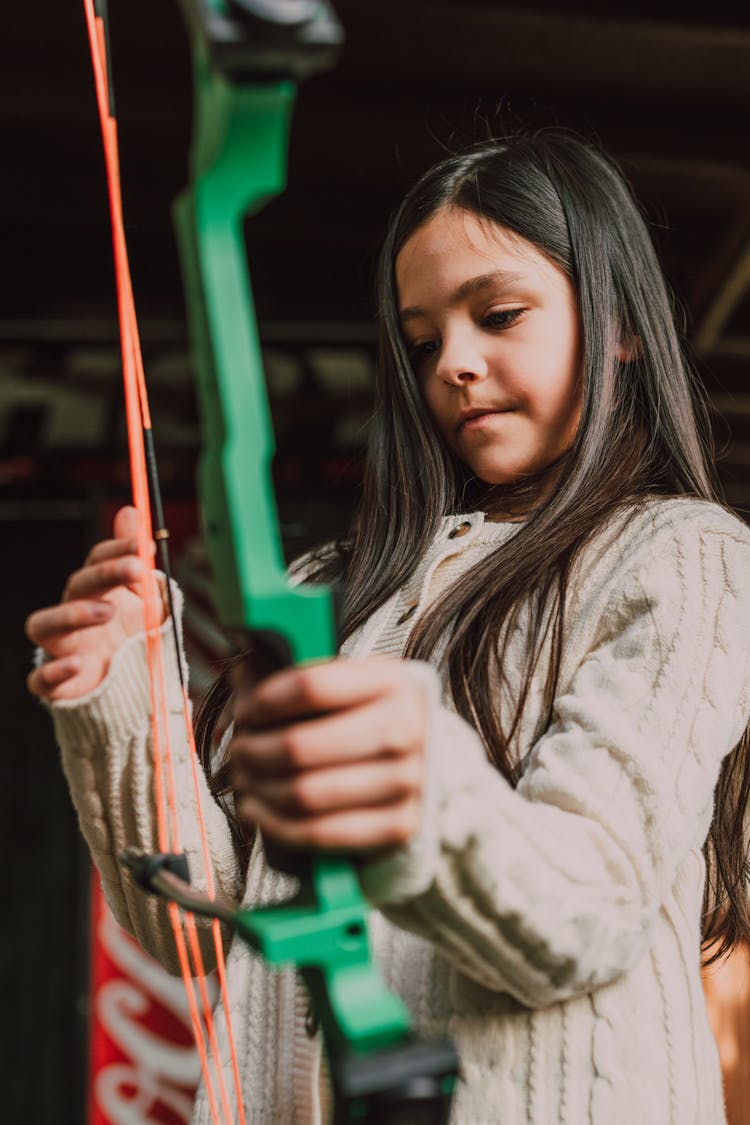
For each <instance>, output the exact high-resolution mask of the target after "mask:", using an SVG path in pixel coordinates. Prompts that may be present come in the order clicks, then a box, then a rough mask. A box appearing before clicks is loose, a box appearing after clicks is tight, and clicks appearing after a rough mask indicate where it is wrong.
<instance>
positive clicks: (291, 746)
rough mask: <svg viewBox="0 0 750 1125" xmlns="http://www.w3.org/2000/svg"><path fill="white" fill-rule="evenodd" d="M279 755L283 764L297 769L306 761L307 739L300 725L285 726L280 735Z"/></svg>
mask: <svg viewBox="0 0 750 1125" xmlns="http://www.w3.org/2000/svg"><path fill="white" fill-rule="evenodd" d="M280 750H281V757H282V759H283V762H284V764H285V765H287V766H289V767H290V768H292V769H299V768H301V767H302V766H304V765H305V764H306V762H307V758H308V751H307V740H306V738H305V734H304V731H303V729H302V727H300V726H295V727H287V729H286V730H285V731H284V732H283V734H282V735H281V745H280Z"/></svg>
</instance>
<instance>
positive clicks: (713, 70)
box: [0, 0, 750, 506]
mask: <svg viewBox="0 0 750 1125" xmlns="http://www.w3.org/2000/svg"><path fill="white" fill-rule="evenodd" d="M334 3H335V7H336V10H337V12H338V14H339V16H340V18H341V20H342V22H343V24H344V26H345V29H346V34H347V45H346V49H345V51H344V54H343V57H342V59H341V61H340V64H339V65H338V67H337V68H336V69H335V70H334V71H333V72H331V73H329V74H326V75H325V76H321V77H317V78H315V79H313V80H311V81H309V82H308V83H306V84H305V85H304V86H303V87H302V88H301V90H300V94H299V99H298V106H297V110H296V114H295V121H294V127H293V135H292V146H291V157H290V169H289V188H288V190H287V192H286V193H285V194H284V196H283V197H281V198H280V199H278V200H276V201H275V202H274V203H272V204H271V205H270V206H269V207H268V208H267V209H266V210H265V211H264V212H262V214H261V215H259V216H258V217H257V218H255V219H254V220H253V221H252V222H251V224H250V225H249V230H248V244H249V249H250V260H251V269H252V273H253V279H254V286H255V293H256V302H257V308H258V315H259V320H260V322H261V329H262V335H263V338H264V340H265V342H266V344H267V345H268V346H269V347H271V346H273V347H274V348H276V349H279V348H280V349H282V350H283V349H285V348H286V349H292V351H293V350H294V348H297V354H296V360H295V362H297V361H300V357H301V352H300V349H302V348H305V347H309V346H310V345H312V344H315V343H317V344H318V345H326V346H329V347H331V348H336V347H339V348H340V347H343V346H345V345H348V346H353V347H361V348H363V349H365V350H367V349H369V348H370V347H371V340H372V300H371V278H372V273H373V268H374V263H375V259H376V255H377V247H378V242H379V240H380V238H381V236H382V234H383V231H384V228H385V224H386V221H387V217H388V214H389V212H390V210H391V209H392V207H393V206H394V205H395V203H396V202H397V200H398V199H399V196H400V195H401V193H402V192H403V190H404V189H405V188H406V187H407V186H408V185H409V184H410V183H411V182H412V181H413V179H414V178H415V177H416V176H417V175H418V174H419V173H420V172H421V171H422V170H423V169H424V168H425V167H426V166H427V165H428V164H429V163H431V162H432V161H433V160H435V159H436V158H438V157H439V156H440V155H441V153H443V152H444V151H445V150H446V149H450V148H453V147H457V146H460V145H461V144H463V143H464V142H469V141H472V140H474V139H477V138H478V137H481V136H484V135H486V134H487V132H488V131H495V132H497V131H500V130H502V129H503V128H507V127H514V126H515V125H517V124H519V123H525V124H531V125H545V124H549V123H555V124H561V125H565V126H570V127H573V128H575V129H577V130H579V131H581V132H583V133H584V134H586V135H588V136H594V137H596V138H598V140H599V141H600V142H601V143H602V144H603V145H604V147H605V148H607V149H608V150H609V151H610V152H611V153H612V154H613V155H614V156H615V157H617V158H618V159H619V160H620V161H621V162H622V164H623V165H624V167H625V170H626V172H627V174H628V175H629V177H630V178H631V180H632V182H633V184H634V186H635V188H636V191H637V193H638V195H639V196H640V198H641V199H642V201H643V204H644V207H645V209H646V211H647V213H648V215H649V217H650V219H651V220H652V222H653V223H654V229H655V235H656V239H657V243H658V245H659V248H660V252H661V254H662V257H663V261H664V264H665V268H666V271H667V274H668V276H669V277H670V279H671V281H672V283H673V285H674V287H675V289H676V291H677V293H678V295H679V297H680V299H681V301H682V302H683V304H684V305H685V307H686V310H687V317H688V324H689V329H690V338H691V342H692V346H693V348H694V350H695V353H696V357H697V362H698V366H699V369H700V370H701V372H702V374H703V376H704V378H705V380H706V383H707V385H708V386H709V389H710V391H711V393H712V395H713V397H714V400H715V402H716V405H717V406H718V408H719V409H720V410H721V411H722V412H723V414H724V415H725V417H726V419H727V422H728V425H723V424H719V438H720V441H721V442H722V444H723V445H725V446H726V450H725V456H724V460H723V462H722V472H723V475H724V477H725V481H726V486H727V489H728V494H729V497H730V499H731V500H732V501H733V502H735V503H737V504H739V505H745V506H750V381H748V379H747V375H746V371H747V365H748V362H750V298H749V297H748V290H749V288H750V163H749V160H748V124H747V122H748V114H749V112H750V17H747V16H745V17H738V16H737V15H736V12H735V10H734V6H730V5H729V4H727V3H723V2H719V3H714V4H713V5H711V6H710V9H706V10H703V11H702V12H701V13H700V15H692V14H691V15H690V16H689V17H688V16H686V14H685V8H684V6H683V5H678V4H677V3H673V2H671V0H670V2H666V0H654V2H652V3H643V2H640V3H632V2H630V3H627V4H625V3H623V2H618V3H616V4H613V3H608V4H607V5H606V9H605V10H603V6H602V5H600V4H597V3H594V2H593V0H592V2H589V3H584V2H580V0H579V2H578V3H566V4H565V5H561V4H552V3H540V2H532V3H531V4H530V5H529V6H522V7H521V6H510V5H505V4H498V3H492V2H491V0H470V2H467V3H460V2H458V0H452V2H451V0H433V2H431V3H427V2H415V0H401V2H400V3H394V2H379V3H376V4H374V3H372V2H370V0H339V2H338V3H336V2H335V0H334ZM109 6H110V14H111V23H112V38H113V54H114V77H115V83H116V89H117V99H118V101H117V104H118V114H119V118H120V136H121V147H122V166H123V179H124V192H125V209H126V219H127V225H128V238H129V243H130V250H131V256H132V263H133V271H134V280H135V290H136V297H137V303H138V308H139V314H140V318H141V322H142V325H143V336H144V342H145V345H146V353H147V356H146V358H147V367H148V363H149V355H151V358H152V360H153V363H154V365H155V366H156V367H157V368H158V367H159V362H161V363H162V366H161V369H160V370H161V371H162V375H163V379H162V382H161V384H159V385H160V386H161V387H162V391H163V395H162V398H163V403H164V406H163V409H164V413H165V414H167V415H170V416H171V414H172V413H173V412H174V410H176V409H177V404H178V400H179V401H182V400H184V399H185V398H186V396H187V398H189V397H190V395H189V369H188V363H187V358H186V353H185V343H184V341H185V332H184V326H183V321H182V297H181V291H180V282H179V275H178V269H177V258H176V253H175V249H174V245H173V240H172V233H171V229H170V225H169V205H170V201H171V199H172V197H173V196H174V195H175V193H176V192H177V190H178V189H179V187H180V186H181V184H182V181H183V175H184V168H185V161H186V153H187V147H188V142H189V128H190V70H189V59H188V47H187V39H186V35H185V32H184V29H183V25H182V20H181V17H180V14H179V11H178V8H177V4H176V2H175V0H110V5H109ZM563 9H564V10H563ZM87 52H88V47H87V42H86V35H85V27H84V20H83V10H82V5H81V4H79V2H78V0H66V2H65V3H61V2H59V0H55V2H52V0H42V2H40V3H37V4H24V5H22V4H18V5H7V6H6V7H5V9H4V14H3V34H2V37H1V39H0V69H1V71H2V74H3V77H4V80H5V81H4V83H3V90H2V93H0V123H1V127H2V137H3V157H4V159H3V167H2V174H1V175H2V178H1V179H0V190H1V193H2V194H1V198H2V204H3V205H2V207H1V208H0V244H1V245H2V247H3V260H4V264H5V269H4V271H3V281H4V290H3V299H2V307H1V308H0V375H2V377H3V386H4V387H5V390H0V411H1V412H2V413H1V414H0V423H1V424H0V446H1V447H2V448H3V449H4V450H5V452H6V453H9V454H13V455H14V456H15V455H16V454H17V452H18V450H19V448H20V446H21V441H22V439H23V440H30V441H34V440H35V441H36V443H37V447H38V450H39V452H40V455H41V454H42V452H43V451H44V449H45V448H49V447H51V446H53V445H54V444H55V442H57V444H58V446H61V445H62V446H65V445H66V443H67V445H68V446H69V447H71V448H72V447H73V446H74V445H75V444H76V440H77V439H75V438H74V436H73V434H74V431H75V426H73V425H72V423H71V427H70V429H66V425H67V423H66V422H65V418H66V417H73V416H74V415H75V416H76V417H78V418H79V420H80V417H79V416H80V411H77V410H76V408H75V402H76V401H78V400H76V399H75V394H77V393H80V394H85V395H86V396H87V401H88V402H89V403H90V405H91V409H92V411H93V413H92V415H91V417H92V419H98V421H92V422H91V427H90V429H91V428H92V427H93V428H94V429H96V427H97V426H98V427H99V430H97V433H99V438H100V439H101V441H107V440H109V436H110V429H108V427H110V428H111V426H112V425H113V424H114V423H113V421H112V418H113V416H116V415H118V414H119V407H118V406H117V402H118V401H119V400H118V399H117V397H116V396H117V395H118V394H119V392H118V390H117V386H116V370H115V369H116V351H115V342H116V328H115V320H114V307H115V306H114V290H113V283H112V267H111V260H110V243H109V233H108V215H107V211H106V197H105V188H104V179H103V165H102V157H101V150H100V141H99V135H98V126H97V121H96V117H95V105H94V95H93V86H92V79H91V74H90V64H89V59H88V54H87ZM86 349H88V358H86V355H83V356H82V351H83V352H85V351H86ZM166 351H169V356H170V357H171V358H170V361H169V362H168V363H167V362H166V361H165V352H166ZM180 356H182V359H180ZM277 359H278V357H277ZM305 362H307V360H305ZM97 365H98V366H97ZM167 369H168V370H169V372H170V374H169V375H164V371H165V370H167ZM329 382H330V380H329ZM333 382H334V383H335V378H334V380H333ZM157 383H159V380H158V378H157ZM69 392H70V394H73V396H74V398H73V399H71V400H70V402H68V407H67V408H66V407H65V404H64V403H63V401H62V398H61V397H60V396H63V397H64V395H66V394H68V393H69ZM102 395H104V396H105V399H107V396H109V398H108V399H107V401H108V403H109V405H108V407H107V409H106V410H105V412H104V415H102V414H101V412H100V413H99V414H97V413H96V411H95V410H94V397H95V396H99V399H100V400H101V396H102ZM66 401H67V400H66ZM71 403H72V405H71ZM66 409H67V413H66ZM45 410H46V411H47V414H46V416H45V415H44V411H45ZM55 411H56V412H57V420H56V421H55V420H54V419H52V414H54V413H55ZM50 412H52V413H50ZM185 417H186V418H187V415H186V416H185ZM35 419H36V421H35ZM186 424H187V423H186ZM3 428H4V438H2V433H3ZM168 428H169V427H168V426H167V429H168ZM50 435H52V436H50ZM66 435H67V436H66ZM2 441H4V443H5V444H4V445H2ZM81 441H82V444H86V442H83V439H81ZM87 441H88V444H89V446H91V445H92V444H94V445H95V444H97V441H99V444H101V441H100V440H99V439H97V438H96V435H94V436H93V437H92V435H91V433H89V437H88V438H87ZM188 444H189V443H188ZM11 477H12V474H11ZM4 479H7V478H3V477H2V473H1V471H0V484H2V483H3V480H4Z"/></svg>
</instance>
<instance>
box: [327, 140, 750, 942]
mask: <svg viewBox="0 0 750 1125" xmlns="http://www.w3.org/2000/svg"><path fill="white" fill-rule="evenodd" d="M445 207H455V208H459V209H462V210H464V211H467V212H470V213H472V214H474V215H476V216H478V217H480V218H481V219H482V220H486V221H489V222H491V223H496V224H499V225H500V226H502V227H505V228H507V229H508V230H510V231H512V232H515V233H516V234H517V235H520V236H521V237H522V238H524V239H525V240H527V241H528V242H529V243H531V244H532V245H534V246H535V247H536V248H537V249H538V250H540V251H541V252H542V253H543V254H545V255H546V256H547V258H549V259H550V260H551V261H552V262H553V263H554V264H555V265H557V266H558V267H559V268H560V269H561V270H563V272H564V273H565V274H566V275H567V276H568V277H569V278H570V279H571V281H572V283H573V285H574V287H575V290H576V293H577V298H578V309H579V316H580V323H581V332H582V341H583V359H582V413H581V422H580V426H579V429H578V434H577V437H576V439H575V442H574V444H573V446H572V447H571V449H570V450H569V451H568V452H567V453H566V454H565V464H564V471H559V470H560V466H557V470H558V473H557V483H556V487H555V488H554V489H553V490H551V492H550V493H549V495H548V496H547V497H546V499H545V500H544V501H543V502H541V503H539V504H537V505H536V506H535V507H533V508H532V510H531V511H530V512H529V513H528V515H527V518H526V519H525V521H524V522H523V523H522V524H521V525H520V526H519V529H518V532H517V534H516V535H515V536H514V537H513V539H512V541H510V542H506V543H503V544H501V545H499V546H498V547H497V548H496V549H495V550H494V552H493V553H492V554H491V555H490V556H489V557H488V558H487V559H486V560H485V561H484V562H483V565H482V567H481V570H480V571H469V572H467V573H466V574H464V575H463V576H462V577H461V579H460V580H459V581H458V582H457V583H456V584H455V585H454V586H453V587H451V589H450V590H449V591H448V592H447V593H446V594H445V595H444V596H442V597H441V598H440V599H439V601H438V602H437V603H436V604H435V605H434V606H432V607H431V608H430V610H429V611H428V612H427V613H426V615H425V616H424V618H423V619H422V620H421V621H419V622H418V623H417V625H416V627H415V629H414V631H413V633H412V636H411V638H410V640H409V645H408V652H407V655H409V656H412V657H415V658H419V659H430V658H431V657H433V658H434V656H435V653H436V651H437V650H438V649H439V650H440V652H441V659H442V660H443V661H444V666H445V668H446V670H447V677H448V682H449V685H450V690H451V693H452V696H453V701H454V704H455V706H456V708H457V710H458V712H459V713H460V714H461V715H463V716H464V717H465V718H466V719H467V720H468V721H469V722H470V723H471V724H472V725H473V726H474V727H475V729H476V730H477V731H478V733H479V735H480V737H481V738H482V740H483V742H484V745H485V747H486V751H487V754H488V756H489V758H490V760H491V761H492V762H493V763H494V764H495V766H496V767H497V769H498V770H499V771H500V772H501V773H502V774H503V776H504V777H505V778H507V779H508V781H509V782H510V783H511V784H516V783H517V781H518V778H519V776H520V773H521V772H522V770H523V762H522V761H521V762H519V761H518V760H517V758H514V755H513V752H512V749H511V747H512V742H513V736H514V734H515V733H516V731H517V729H518V725H519V723H520V720H521V717H522V715H523V711H524V707H525V704H526V700H527V695H528V691H529V687H530V683H531V677H532V674H533V672H534V669H535V668H536V667H537V666H538V663H539V659H540V654H541V650H542V647H543V646H545V645H549V646H550V649H551V654H552V658H551V660H550V662H549V665H548V674H547V677H546V684H545V696H544V708H543V715H542V720H541V723H540V729H539V733H541V730H543V729H544V728H545V726H546V725H548V724H549V721H550V718H551V714H552V706H553V700H554V696H555V690H556V686H557V680H558V676H559V670H560V660H561V653H562V646H563V641H564V631H565V619H564V607H565V593H566V588H567V583H568V578H569V574H570V571H571V566H572V565H573V563H574V562H575V560H576V558H577V557H578V556H579V554H580V552H581V550H582V548H583V546H584V545H585V544H586V542H587V541H588V540H590V538H591V537H592V535H593V534H594V533H595V532H596V531H597V530H598V529H600V528H601V527H602V526H603V524H604V523H605V522H606V521H607V520H608V519H609V518H610V517H611V516H612V515H613V514H614V513H615V512H616V511H617V510H618V509H622V510H623V512H625V511H627V510H630V511H635V510H637V506H638V504H639V503H645V502H646V501H647V500H648V499H650V498H653V497H654V496H692V497H699V498H702V499H705V500H710V501H714V502H720V498H719V495H718V491H717V486H716V484H715V481H714V479H713V474H712V469H711V464H712V458H711V442H710V428H709V425H708V419H707V411H706V406H705V402H704V399H703V396H702V392H701V389H700V386H699V384H698V382H697V380H696V379H695V378H694V376H693V373H692V371H691V369H690V366H689V364H688V363H687V361H686V358H685V356H684V354H683V349H682V347H681V344H680V339H679V337H678V332H677V330H676V327H675V307H674V303H673V300H672V298H671V295H670V292H669V290H668V288H667V286H666V283H665V280H664V277H663V274H662V271H661V268H660V266H659V263H658V260H657V256H656V253H655V250H654V247H653V243H652V241H651V237H650V235H649V233H648V230H647V227H646V224H645V222H644V220H643V218H642V216H641V213H640V211H639V207H638V205H637V203H636V202H635V200H634V198H633V196H632V194H631V192H630V190H629V188H628V186H627V184H626V183H625V181H624V179H623V177H622V175H621V173H620V172H619V171H618V169H617V168H616V167H615V166H614V165H613V163H612V162H611V161H610V160H609V159H608V158H607V157H605V156H604V155H603V154H602V153H601V152H599V151H598V150H597V149H596V148H595V147H594V146H592V145H589V144H587V143H586V142H584V141H582V140H580V139H578V138H576V137H573V136H571V135H569V134H567V133H564V132H562V131H557V130H554V131H544V132H542V133H537V134H534V135H519V136H515V137H512V138H504V139H501V140H493V141H489V142H483V143H482V144H480V145H477V146H476V147H473V148H470V149H468V150H466V151H463V152H461V153H459V154H457V155H454V156H450V157H448V158H447V159H445V160H443V161H441V162H440V163H439V164H437V165H436V166H435V167H433V168H431V169H430V170H429V171H428V172H427V173H426V174H425V175H424V176H423V177H422V178H421V179H420V180H419V181H418V183H417V184H416V185H415V186H414V187H413V188H412V190H411V191H410V192H409V193H408V195H407V196H406V198H405V199H404V201H403V203H402V204H401V206H400V208H399V209H398V211H397V212H396V214H395V216H394V217H393V220H392V222H391V226H390V229H389V231H388V234H387V237H386V240H385V244H384V247H383V251H382V255H381V259H380V266H379V274H378V312H379V320H380V344H379V358H378V367H377V388H376V405H375V414H374V418H373V423H372V427H371V431H370V439H369V448H368V456H367V460H366V470H365V476H364V482H363V491H362V498H361V503H360V505H359V510H358V513H357V515H356V517H355V520H354V523H353V527H352V531H351V536H350V539H349V541H348V543H347V545H346V546H345V547H343V548H340V549H338V550H336V551H333V552H329V553H328V554H327V555H325V554H322V555H321V556H320V559H319V565H318V569H317V574H316V577H318V578H319V579H320V580H329V579H330V578H331V577H333V576H334V574H336V573H342V572H343V576H344V577H345V580H346V607H345V622H344V627H345V634H346V635H349V634H351V633H352V632H353V631H354V630H356V629H357V628H358V627H359V626H361V625H362V624H363V623H364V622H365V621H366V620H367V618H368V617H369V616H370V615H371V614H372V612H373V611H374V610H375V609H376V608H377V607H378V606H380V605H382V604H383V602H384V601H385V600H386V599H387V598H388V597H390V595H391V594H393V593H394V591H396V590H397V589H398V588H399V587H400V586H401V585H402V584H403V583H404V582H405V581H406V580H407V579H408V578H409V577H410V575H411V574H412V573H413V571H414V569H415V567H416V565H417V563H418V561H419V559H420V558H421V557H422V555H423V553H424V551H425V549H426V548H427V546H428V544H429V543H430V542H431V541H432V539H433V537H434V534H435V531H436V529H437V526H438V523H439V521H440V520H441V518H442V517H443V516H445V515H447V514H452V513H457V512H460V511H466V510H467V509H468V508H470V507H477V506H480V507H485V508H486V507H488V506H490V505H493V504H497V503H498V501H499V500H501V499H503V496H502V488H501V487H500V486H496V487H495V488H490V489H488V488H487V486H484V485H482V484H481V482H478V481H476V480H475V479H472V478H471V477H470V475H469V474H468V471H467V469H466V467H465V466H464V465H462V464H461V463H460V462H459V461H458V460H457V459H456V458H455V457H454V456H453V454H452V453H451V452H450V451H449V450H448V449H447V447H446V446H445V444H444V443H443V442H442V440H441V438H440V436H439V434H438V432H437V430H436V429H435V427H434V426H433V424H432V423H431V420H430V418H429V416H428V415H427V412H426V410H425V406H424V402H423V398H422V394H421V391H420V387H419V384H418V381H417V379H416V378H415V376H414V372H413V370H412V366H411V364H410V361H409V357H408V355H407V352H406V348H405V345H404V341H403V338H402V335H401V328H400V324H399V318H398V299H397V292H396V281H395V264H396V259H397V257H398V254H399V252H400V250H401V249H402V247H403V246H404V244H405V243H406V241H407V240H408V239H409V237H410V236H411V235H412V234H413V233H414V232H415V231H416V230H417V229H418V228H419V227H420V226H422V225H423V224H424V223H425V222H426V221H427V220H428V219H429V218H431V217H432V216H433V215H434V214H435V213H436V212H437V211H439V210H440V209H441V208H445ZM618 345H619V347H618ZM623 349H624V351H625V354H627V355H628V357H629V358H628V359H627V360H622V359H619V358H618V351H619V354H620V355H622V354H623ZM532 484H533V482H532ZM521 487H522V488H524V487H526V488H528V484H526V485H522V486H521ZM508 492H510V493H512V492H513V486H510V487H509V488H508V487H506V496H505V499H506V501H507V500H511V499H512V496H508V495H507V493H508ZM522 610H523V611H524V612H525V613H528V614H529V617H528V620H529V621H530V630H529V647H528V656H527V663H526V667H525V668H524V669H523V676H522V683H523V684H524V687H523V689H522V691H521V693H520V698H518V701H517V706H516V709H515V713H514V715H513V717H512V719H511V722H510V725H509V726H507V727H504V726H503V723H502V720H501V716H500V714H499V713H498V708H497V706H496V703H495V701H496V699H497V684H498V678H499V680H500V682H501V683H503V682H504V672H503V669H504V660H505V655H506V643H507V640H503V639H502V638H506V639H507V638H508V637H510V636H511V635H512V633H513V625H514V624H515V623H516V621H517V619H518V617H519V614H520V613H521V611H522ZM446 636H447V637H448V641H447V646H446ZM498 638H500V641H499V642H498ZM747 751H748V737H747V733H746V735H745V737H744V738H743V740H742V742H741V743H740V745H739V746H738V747H737V748H736V749H735V750H734V751H733V753H732V754H731V755H730V756H729V757H728V758H727V759H726V760H725V762H724V766H723V768H722V771H721V776H720V780H719V784H718V788H717V792H716V804H715V814H714V818H713V822H712V825H711V830H710V833H709V837H708V840H707V843H706V847H705V855H706V861H707V868H708V877H707V883H706V895H705V902H704V908H705V914H704V940H705V943H706V948H710V950H711V959H714V957H717V956H720V955H721V954H722V953H723V952H725V951H726V950H728V949H729V948H731V946H732V945H733V944H734V943H735V942H736V941H737V940H738V939H739V938H740V937H741V936H743V935H747V934H749V933H750V926H749V925H748V918H747V909H746V903H745V895H744V881H745V875H746V866H747V865H746V854H747V849H746V847H745V835H744V831H743V814H744V808H745V804H746V800H747V796H748V792H749V791H750V774H749V771H748V769H747V765H746V763H747V757H748V754H747Z"/></svg>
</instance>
